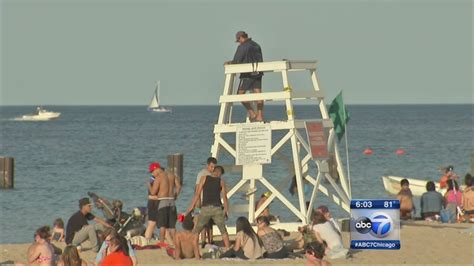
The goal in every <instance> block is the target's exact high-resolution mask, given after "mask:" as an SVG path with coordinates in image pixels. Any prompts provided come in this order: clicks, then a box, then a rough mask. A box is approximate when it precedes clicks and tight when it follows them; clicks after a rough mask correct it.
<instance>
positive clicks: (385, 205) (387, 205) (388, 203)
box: [383, 201, 393, 208]
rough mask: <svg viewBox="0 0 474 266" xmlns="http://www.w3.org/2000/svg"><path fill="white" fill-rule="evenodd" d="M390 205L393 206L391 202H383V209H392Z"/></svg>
mask: <svg viewBox="0 0 474 266" xmlns="http://www.w3.org/2000/svg"><path fill="white" fill-rule="evenodd" d="M392 204H393V202H392V201H385V202H384V203H383V206H384V207H385V208H392V207H393V206H392Z"/></svg>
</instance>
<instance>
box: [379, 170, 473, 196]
mask: <svg viewBox="0 0 474 266" xmlns="http://www.w3.org/2000/svg"><path fill="white" fill-rule="evenodd" d="M402 179H407V180H408V182H409V183H410V190H411V193H412V194H413V196H415V197H421V195H423V193H425V192H426V183H427V182H428V181H429V180H422V179H416V178H406V177H401V176H391V175H387V176H382V181H383V186H384V187H385V191H386V192H387V193H388V194H390V195H397V194H398V192H399V191H400V189H401V187H400V181H401V180H402ZM433 182H434V181H433ZM434 184H435V187H436V191H438V192H439V193H441V195H443V196H444V193H446V188H440V187H439V182H434ZM458 184H459V181H458ZM464 188H465V186H464V185H461V186H460V187H459V190H461V191H463V190H464Z"/></svg>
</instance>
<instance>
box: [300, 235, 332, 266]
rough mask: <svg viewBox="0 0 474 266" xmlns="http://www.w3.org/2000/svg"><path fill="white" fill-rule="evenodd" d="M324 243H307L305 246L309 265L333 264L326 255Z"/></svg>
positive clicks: (322, 265) (328, 265) (329, 265)
mask: <svg viewBox="0 0 474 266" xmlns="http://www.w3.org/2000/svg"><path fill="white" fill-rule="evenodd" d="M324 249H325V248H324V245H323V244H321V243H319V242H317V241H315V242H311V243H308V244H306V246H305V248H304V252H305V257H306V265H307V266H331V263H329V262H328V261H327V260H323V257H324Z"/></svg>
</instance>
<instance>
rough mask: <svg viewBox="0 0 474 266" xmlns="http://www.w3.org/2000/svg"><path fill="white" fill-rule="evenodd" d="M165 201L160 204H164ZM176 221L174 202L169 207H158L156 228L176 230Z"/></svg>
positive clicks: (176, 213)
mask: <svg viewBox="0 0 474 266" xmlns="http://www.w3.org/2000/svg"><path fill="white" fill-rule="evenodd" d="M166 201H167V200H162V202H161V203H160V204H163V202H166ZM177 220H178V212H177V211H176V206H175V205H174V201H173V203H172V204H169V206H159V209H158V220H157V221H156V227H164V228H176V221H177Z"/></svg>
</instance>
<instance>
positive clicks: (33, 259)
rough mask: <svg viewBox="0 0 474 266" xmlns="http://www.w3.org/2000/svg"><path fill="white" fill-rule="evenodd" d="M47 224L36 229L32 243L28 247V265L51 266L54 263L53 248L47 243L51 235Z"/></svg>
mask: <svg viewBox="0 0 474 266" xmlns="http://www.w3.org/2000/svg"><path fill="white" fill-rule="evenodd" d="M49 230H50V229H49V226H42V227H40V228H38V230H36V232H35V235H34V241H35V242H34V243H33V244H31V246H30V247H29V248H28V251H27V257H28V265H30V264H38V265H43V266H51V265H54V264H55V258H54V249H53V247H52V246H51V244H50V243H49V239H50V237H51V235H50V233H49V232H50V231H49Z"/></svg>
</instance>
